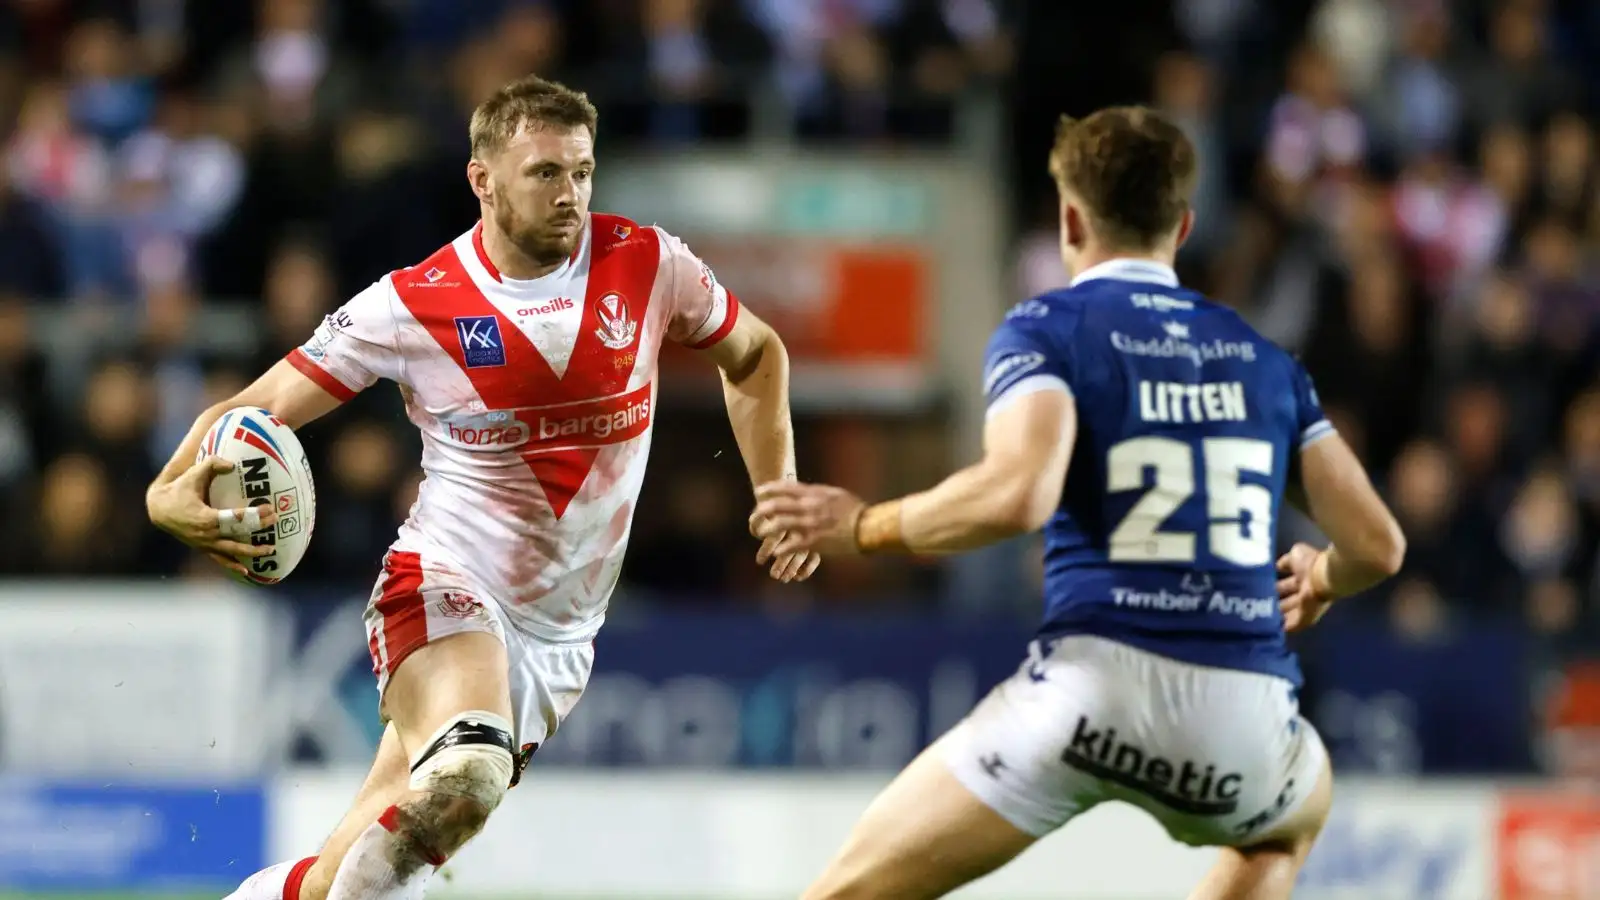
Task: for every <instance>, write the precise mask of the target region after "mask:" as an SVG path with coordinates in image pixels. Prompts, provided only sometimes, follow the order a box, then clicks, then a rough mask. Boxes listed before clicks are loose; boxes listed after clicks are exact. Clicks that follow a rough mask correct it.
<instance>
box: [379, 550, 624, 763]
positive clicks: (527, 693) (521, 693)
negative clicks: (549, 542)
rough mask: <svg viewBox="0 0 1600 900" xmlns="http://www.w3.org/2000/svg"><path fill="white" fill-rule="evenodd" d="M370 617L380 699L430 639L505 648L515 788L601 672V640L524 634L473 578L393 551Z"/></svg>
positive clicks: (387, 558)
mask: <svg viewBox="0 0 1600 900" xmlns="http://www.w3.org/2000/svg"><path fill="white" fill-rule="evenodd" d="M364 619H365V622H366V626H367V649H368V651H369V652H370V653H371V654H372V671H373V674H375V675H377V676H378V693H379V695H380V696H382V694H383V691H384V689H385V688H387V687H388V685H389V676H390V675H392V674H393V673H394V671H395V670H396V669H398V668H399V667H400V664H401V663H402V662H405V659H406V657H408V656H410V655H411V654H412V653H415V652H416V651H417V650H419V649H421V648H422V647H424V646H426V645H427V644H428V642H429V641H437V640H439V639H440V638H444V637H448V636H449V635H452V634H461V633H464V632H469V631H481V632H486V633H488V634H492V635H494V636H495V637H497V638H499V639H500V642H501V643H503V644H505V646H506V658H507V660H508V662H509V664H510V668H509V671H508V672H507V675H508V676H509V682H510V685H511V725H512V727H513V728H515V729H516V734H514V735H513V736H512V737H513V738H514V739H515V741H516V743H517V747H518V748H519V749H518V752H517V766H516V769H515V772H514V774H513V776H512V782H511V783H512V784H516V783H517V781H518V780H520V779H521V777H522V771H523V769H525V768H526V767H527V765H528V761H529V760H530V759H532V757H533V754H534V751H536V750H538V749H539V746H540V745H541V744H543V743H544V742H545V741H548V740H549V739H550V737H551V736H552V735H554V734H555V732H556V729H557V728H558V727H560V725H561V723H562V721H563V720H565V719H566V717H567V716H568V714H570V713H571V712H572V708H573V707H575V706H577V705H578V698H580V697H582V696H583V689H584V688H585V687H586V686H587V685H588V684H589V673H590V671H591V670H593V668H594V641H592V640H589V639H587V638H585V639H584V640H582V641H580V642H574V643H568V644H561V643H553V642H550V641H546V640H542V639H540V638H537V637H534V636H532V635H529V634H526V633H524V632H521V631H519V630H517V628H516V627H515V626H513V625H512V624H511V623H510V622H509V620H508V619H507V618H506V615H505V612H504V610H502V609H501V607H500V603H499V601H498V600H496V599H495V598H494V597H493V596H492V595H491V594H489V593H488V592H487V591H485V590H483V589H482V588H480V587H478V586H477V585H475V584H473V583H472V580H471V579H470V578H467V577H466V576H464V575H462V574H460V573H458V572H456V571H454V570H447V569H445V568H443V567H440V566H433V565H429V564H428V563H427V562H426V561H425V560H423V559H422V558H421V557H420V556H419V555H418V554H416V553H408V552H404V551H400V550H391V551H390V552H389V553H388V554H386V555H385V556H384V558H383V574H382V575H381V576H380V577H379V578H378V584H377V586H376V587H374V588H373V589H372V599H371V600H369V601H368V602H367V610H366V613H365V615H364Z"/></svg>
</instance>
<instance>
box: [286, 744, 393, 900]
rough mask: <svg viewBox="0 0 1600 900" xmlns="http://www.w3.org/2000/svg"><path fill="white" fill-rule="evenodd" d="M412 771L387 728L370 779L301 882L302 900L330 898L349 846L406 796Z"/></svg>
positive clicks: (379, 745) (368, 774)
mask: <svg viewBox="0 0 1600 900" xmlns="http://www.w3.org/2000/svg"><path fill="white" fill-rule="evenodd" d="M410 771H411V767H410V765H409V763H408V762H407V757H406V751H405V748H404V747H402V746H401V744H400V737H399V735H398V734H397V733H396V732H395V729H394V728H393V727H392V726H391V727H388V728H385V729H384V732H383V738H382V740H380V741H379V742H378V754H377V757H376V758H375V759H374V760H373V762H372V770H371V771H370V772H368V773H367V780H366V781H365V782H364V783H362V785H361V790H359V791H357V792H356V796H355V799H354V800H353V801H351V804H350V809H349V811H348V812H346V813H345V816H344V819H343V820H342V821H340V823H339V825H338V827H337V828H335V829H334V830H333V832H332V833H331V834H329V835H328V839H327V840H326V841H324V842H323V844H322V848H321V849H320V850H319V851H318V852H317V862H316V864H315V865H313V866H312V867H311V870H310V871H308V872H307V873H306V875H305V880H304V881H303V882H301V885H300V900H322V898H324V897H326V896H327V895H328V888H330V887H331V886H332V885H333V876H334V874H335V873H337V872H338V871H339V864H340V863H341V862H342V861H343V860H344V856H345V854H346V853H348V852H350V846H351V845H352V844H354V843H355V841H356V838H358V837H360V836H361V832H363V831H365V830H367V828H368V827H369V826H371V825H372V823H373V822H376V821H377V820H378V817H379V816H380V815H382V814H383V811H384V810H386V809H388V808H389V807H390V806H393V805H394V804H396V803H398V802H399V801H400V800H401V799H402V798H403V797H404V796H405V794H406V791H407V790H408V788H407V781H408V779H409V778H410Z"/></svg>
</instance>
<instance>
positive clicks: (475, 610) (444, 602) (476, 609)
mask: <svg viewBox="0 0 1600 900" xmlns="http://www.w3.org/2000/svg"><path fill="white" fill-rule="evenodd" d="M439 612H441V613H443V614H444V615H446V616H448V617H450V618H452V619H470V618H472V617H473V616H476V615H478V614H479V613H482V612H483V601H482V600H479V599H478V598H477V597H474V596H472V595H471V594H463V593H461V592H460V591H445V592H444V596H443V597H441V598H440V599H439Z"/></svg>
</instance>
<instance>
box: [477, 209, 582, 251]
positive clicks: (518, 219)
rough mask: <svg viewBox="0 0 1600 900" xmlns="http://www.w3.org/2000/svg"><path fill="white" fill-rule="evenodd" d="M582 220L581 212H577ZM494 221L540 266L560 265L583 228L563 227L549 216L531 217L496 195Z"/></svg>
mask: <svg viewBox="0 0 1600 900" xmlns="http://www.w3.org/2000/svg"><path fill="white" fill-rule="evenodd" d="M576 215H578V216H579V217H580V221H581V216H582V214H581V213H577V214H576ZM494 224H495V227H496V228H498V229H500V233H501V234H503V235H505V236H506V237H507V238H509V239H510V240H511V243H512V245H513V246H515V247H516V248H517V249H518V250H520V251H521V252H522V255H524V256H526V257H527V258H528V259H529V260H530V261H532V262H534V263H535V264H537V265H541V266H554V265H559V264H560V263H563V262H565V261H566V259H567V257H569V256H571V255H572V251H573V250H575V249H577V246H578V241H579V240H580V239H581V238H582V237H583V229H582V228H577V229H574V230H572V231H561V230H558V229H556V228H554V227H552V225H551V224H550V222H549V221H548V220H543V221H530V220H528V219H526V218H524V217H523V216H522V215H520V214H519V213H518V212H517V211H516V210H515V209H513V208H512V206H511V204H510V203H509V202H506V201H505V200H504V199H502V198H496V200H495V204H494Z"/></svg>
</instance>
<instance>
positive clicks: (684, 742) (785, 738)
mask: <svg viewBox="0 0 1600 900" xmlns="http://www.w3.org/2000/svg"><path fill="white" fill-rule="evenodd" d="M363 601H364V598H354V597H344V598H342V599H339V600H335V599H333V598H331V597H322V598H315V599H313V598H307V599H304V600H303V601H302V602H300V603H298V604H296V606H295V610H296V619H297V621H296V623H295V626H294V631H295V634H296V642H295V649H294V650H293V651H292V656H291V659H290V660H289V661H288V663H287V664H286V665H284V666H282V667H281V671H282V672H283V673H284V674H283V676H282V678H281V679H280V681H279V682H278V683H276V684H275V687H274V695H275V696H276V697H277V698H279V699H276V700H272V701H270V702H268V703H267V704H265V709H266V710H267V714H269V715H273V716H274V717H287V722H286V727H283V728H281V729H280V732H281V733H280V734H276V735H273V736H272V737H271V738H270V740H271V742H272V744H273V745H274V746H275V747H277V748H278V749H279V750H280V751H281V752H283V753H285V754H293V758H294V759H296V760H298V761H301V762H312V761H322V762H333V763H337V764H350V765H359V764H364V763H365V762H366V761H367V760H368V759H369V758H370V755H371V753H372V750H373V748H374V747H376V745H377V740H378V737H379V735H380V729H379V726H378V719H377V695H376V692H375V690H374V687H373V678H372V670H371V668H372V663H371V661H370V659H369V658H368V656H367V650H366V645H365V643H364V642H363V641H362V630H361V623H360V611H361V604H362V602H363ZM1027 637H1028V630H1027V628H1026V626H1024V625H1023V624H1021V623H1000V624H978V623H939V622H929V621H926V620H921V619H905V620H899V619H888V620H873V619H865V620H858V619H855V618H825V619H815V620H806V619H803V620H797V621H794V622H792V623H775V622H773V621H771V620H769V619H766V618H764V617H760V616H741V615H726V616H721V615H671V616H654V615H652V616H647V617H642V618H640V617H634V618H631V619H625V620H620V621H614V622H611V623H608V624H607V625H606V627H605V629H604V630H603V631H602V632H601V634H600V636H599V638H598V639H597V640H596V643H595V647H596V653H595V656H596V663H595V671H594V675H593V676H592V677H591V679H590V682H589V688H588V690H587V691H586V692H585V693H584V697H583V700H582V702H581V703H579V704H578V707H577V709H576V711H574V712H573V714H572V717H571V718H570V719H568V720H567V722H566V724H564V725H563V726H562V727H561V730H560V732H559V733H558V735H557V737H556V738H555V739H553V740H551V741H550V742H548V743H547V744H546V745H545V746H544V747H543V748H541V749H540V750H539V756H538V763H539V764H540V765H542V766H546V767H548V766H553V765H583V766H622V767H633V766H639V767H667V768H694V769H726V768H752V767H753V768H794V767H798V768H815V769H871V770H892V769H895V768H898V767H900V766H902V765H904V764H905V763H906V762H908V761H910V759H911V758H912V757H913V756H914V755H915V754H916V753H917V752H918V751H919V750H921V749H922V747H923V746H924V745H925V744H926V743H927V742H928V741H929V740H931V739H932V738H933V737H936V736H937V735H939V734H940V733H942V732H943V731H944V730H945V729H947V728H949V727H950V726H951V725H953V724H955V723H956V721H958V720H959V719H960V717H961V716H963V715H965V714H966V712H967V710H969V709H970V708H971V707H972V705H973V704H974V703H976V702H977V700H978V699H979V698H980V697H982V696H983V694H984V693H985V692H986V691H988V689H989V688H990V687H992V686H993V685H995V684H996V683H998V682H999V681H1000V680H1001V679H1002V678H1004V677H1005V676H1007V675H1009V674H1010V673H1011V672H1012V671H1013V670H1014V669H1015V667H1016V666H1017V665H1019V664H1020V663H1021V660H1022V654H1023V650H1024V645H1025V643H1026V640H1027ZM291 698H292V699H293V700H294V703H293V704H292V705H291V706H284V705H282V703H280V700H281V701H288V700H289V699H291ZM274 720H275V721H280V722H283V721H284V719H283V718H275V719H274Z"/></svg>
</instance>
